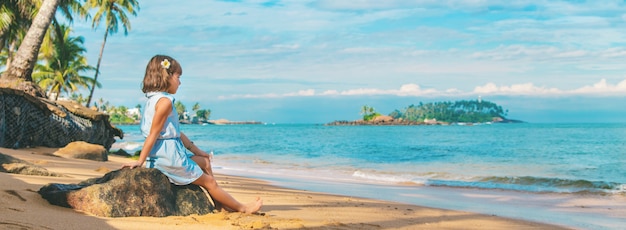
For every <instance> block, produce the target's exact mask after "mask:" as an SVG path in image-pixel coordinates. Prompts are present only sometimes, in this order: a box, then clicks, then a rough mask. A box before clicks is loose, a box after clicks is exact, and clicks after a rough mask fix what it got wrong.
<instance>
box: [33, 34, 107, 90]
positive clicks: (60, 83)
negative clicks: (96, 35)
mask: <svg viewBox="0 0 626 230" xmlns="http://www.w3.org/2000/svg"><path fill="white" fill-rule="evenodd" d="M55 27H56V28H55V29H54V30H50V31H52V32H50V34H51V35H50V38H51V39H50V40H51V43H52V45H53V48H52V52H51V54H50V56H49V57H45V58H43V61H44V65H37V67H36V69H37V71H36V72H35V73H34V74H33V80H34V81H35V82H37V83H38V85H39V86H40V87H41V88H43V89H46V90H47V91H48V93H47V94H48V96H50V95H51V94H54V95H55V98H54V99H55V100H56V99H58V97H59V95H60V94H61V93H63V92H65V93H67V95H68V96H70V94H71V93H72V92H74V91H77V90H78V88H79V87H85V88H88V87H89V86H90V85H94V80H93V79H91V78H89V77H87V76H83V75H81V74H83V73H85V72H88V71H93V70H94V69H95V68H94V67H93V66H90V65H88V64H87V59H86V58H85V56H83V53H84V52H85V51H86V49H85V48H84V47H83V43H84V38H83V37H82V36H78V37H72V36H71V29H70V28H69V27H68V26H64V25H55ZM57 32H61V34H58V33H57ZM95 85H99V84H95Z"/></svg>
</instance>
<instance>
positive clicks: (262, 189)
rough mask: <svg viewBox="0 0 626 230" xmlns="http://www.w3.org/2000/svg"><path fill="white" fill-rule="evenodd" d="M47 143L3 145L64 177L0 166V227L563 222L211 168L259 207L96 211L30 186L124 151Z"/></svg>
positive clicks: (109, 165) (86, 173) (90, 170)
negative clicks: (106, 152)
mask: <svg viewBox="0 0 626 230" xmlns="http://www.w3.org/2000/svg"><path fill="white" fill-rule="evenodd" d="M55 150H56V149H54V148H42V147H39V148H29V149H18V150H14V149H6V148H0V153H2V154H6V155H10V156H13V157H15V158H19V159H22V160H26V161H28V162H31V163H33V164H36V165H38V166H41V167H44V168H46V169H48V170H49V171H51V172H56V173H61V174H63V175H65V176H64V177H46V176H30V175H19V174H10V173H0V184H1V187H2V193H0V208H1V209H2V211H1V213H2V215H0V229H566V228H563V227H560V226H555V225H550V224H547V223H534V222H528V221H523V220H515V219H508V218H503V217H499V216H494V215H483V214H476V213H468V212H462V211H454V210H442V209H435V208H427V207H420V206H414V205H406V204H399V203H393V202H386V201H378V200H371V199H363V198H358V197H347V196H337V195H331V194H323V193H316V192H310V191H304V190H293V189H285V188H281V187H277V186H273V185H270V184H268V183H267V182H264V181H260V180H255V179H250V178H243V177H235V176H230V175H216V177H217V179H218V182H219V183H220V185H221V186H222V187H223V188H224V189H225V190H226V191H228V192H230V193H231V194H232V195H233V196H234V197H235V198H237V199H238V200H240V201H242V202H246V201H251V200H253V199H254V198H255V197H262V198H263V200H264V206H263V208H262V209H261V212H260V213H259V214H240V213H228V212H217V213H213V214H208V215H191V216H170V217H164V218H156V217H124V218H104V217H98V216H93V215H89V214H86V213H81V212H77V211H75V210H73V209H69V208H64V207H60V206H55V205H51V204H49V203H48V202H47V201H46V200H44V199H43V198H41V196H40V195H39V194H38V193H37V191H38V190H39V189H40V188H41V187H42V186H44V185H46V184H48V183H65V184H69V183H77V182H80V181H83V180H85V179H89V178H94V177H101V176H102V175H104V174H105V173H107V172H109V171H112V170H116V169H119V168H120V166H121V165H122V163H123V162H127V161H131V160H130V159H128V158H124V157H120V156H115V155H110V156H109V160H108V161H107V162H97V161H90V160H80V159H65V158H60V157H55V156H50V154H51V153H53V152H54V151H55Z"/></svg>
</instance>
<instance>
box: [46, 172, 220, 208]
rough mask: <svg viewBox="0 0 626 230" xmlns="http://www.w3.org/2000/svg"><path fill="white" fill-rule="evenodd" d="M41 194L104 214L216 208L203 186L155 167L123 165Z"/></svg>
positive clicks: (51, 200)
mask: <svg viewBox="0 0 626 230" xmlns="http://www.w3.org/2000/svg"><path fill="white" fill-rule="evenodd" d="M38 193H39V194H40V195H41V196H42V197H43V198H44V199H46V200H48V202H49V203H50V204H53V205H58V206H62V207H68V208H73V209H75V210H78V211H82V212H86V213H89V214H92V215H96V216H101V217H130V216H154V217H164V216H187V215H191V214H198V215H204V214H208V213H212V211H213V209H214V206H213V203H212V201H211V199H210V197H209V196H208V193H206V192H205V191H204V190H203V189H202V188H200V187H199V186H197V185H192V184H191V185H184V186H178V185H174V184H172V183H170V181H169V180H168V178H167V177H166V176H165V175H163V173H161V171H159V170H158V169H151V168H135V169H129V168H123V169H119V170H115V171H112V172H109V173H107V174H105V175H104V176H103V177H101V178H92V179H89V180H86V181H83V182H80V183H78V184H58V183H50V184H47V185H45V186H43V187H42V188H41V189H39V192H38Z"/></svg>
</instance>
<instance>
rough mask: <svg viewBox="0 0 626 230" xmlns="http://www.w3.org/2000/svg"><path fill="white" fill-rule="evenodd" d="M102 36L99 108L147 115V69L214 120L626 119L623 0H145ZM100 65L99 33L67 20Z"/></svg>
mask: <svg viewBox="0 0 626 230" xmlns="http://www.w3.org/2000/svg"><path fill="white" fill-rule="evenodd" d="M140 4H141V5H140V7H141V10H140V11H139V13H138V16H137V17H132V18H131V23H132V29H131V31H129V34H128V36H124V33H123V31H122V30H120V31H119V32H118V33H117V34H114V35H113V36H109V38H108V41H107V44H106V48H105V51H104V57H103V61H102V66H101V75H100V77H99V79H98V80H99V81H100V82H101V83H102V84H103V88H100V89H96V91H95V95H94V97H95V98H96V99H98V98H104V99H105V100H108V101H110V102H111V103H112V104H115V105H125V106H128V107H135V105H137V104H143V103H144V101H145V98H144V96H143V94H142V93H141V89H140V83H141V80H142V78H143V74H144V70H145V66H146V63H147V61H148V60H149V59H150V57H152V56H153V55H155V54H167V55H171V56H173V57H174V58H176V59H178V60H179V61H180V62H181V63H182V66H183V70H184V73H183V76H182V78H181V81H182V85H181V88H180V89H179V93H177V95H176V97H177V99H178V100H180V101H181V102H183V103H184V104H185V105H187V107H188V108H191V106H192V105H193V104H194V103H196V102H198V103H200V105H201V106H202V107H203V108H208V109H211V110H212V112H213V114H212V117H211V118H212V119H219V118H225V119H229V120H258V121H264V122H270V123H326V122H330V121H333V120H356V119H359V117H360V115H359V110H360V108H361V107H362V106H363V105H369V106H372V107H374V108H375V109H376V110H377V111H378V112H380V113H383V114H387V113H389V112H391V111H392V110H394V109H402V108H405V107H407V106H408V105H410V104H418V103H419V102H433V101H455V100H469V99H475V98H478V97H479V96H480V97H482V99H483V100H488V101H492V102H495V103H497V104H499V105H502V106H503V107H504V108H505V109H508V110H509V113H508V115H509V118H512V119H521V120H525V121H528V122H605V121H609V122H626V116H624V114H625V113H626V102H625V101H624V99H626V64H625V63H626V62H625V61H624V59H625V58H626V3H625V2H624V1H610V0H606V1H604V0H603V1H558V0H554V1H530V0H529V1H525V0H520V1H508V0H506V1H505V0H502V1H499V0H466V1H461V0H459V1H455V0H412V1H410V0H388V1H379V0H350V1H348V0H297V1H296V0H291V1H279V0H275V1H257V0H250V1H245V0H241V1H236V0H232V1H164V0H150V1H140ZM73 27H74V35H75V36H78V35H80V36H84V37H85V47H86V48H87V50H88V54H87V56H88V60H89V62H90V63H92V65H94V66H95V63H96V61H97V56H98V52H99V49H100V45H101V42H102V38H103V33H104V31H103V29H102V28H98V29H96V30H93V29H92V28H91V23H89V22H80V21H76V22H75V23H74V25H73Z"/></svg>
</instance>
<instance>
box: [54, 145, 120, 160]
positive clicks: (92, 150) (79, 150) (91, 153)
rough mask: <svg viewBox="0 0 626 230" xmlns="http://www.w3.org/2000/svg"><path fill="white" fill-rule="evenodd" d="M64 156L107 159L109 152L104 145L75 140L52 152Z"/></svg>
mask: <svg viewBox="0 0 626 230" xmlns="http://www.w3.org/2000/svg"><path fill="white" fill-rule="evenodd" d="M52 154H53V155H55V156H59V157H64V158H75V159H87V160H94V161H107V160H108V159H109V158H108V152H107V150H106V149H105V148H104V146H102V145H97V144H90V143H87V142H84V141H74V142H71V143H69V144H67V145H66V146H65V147H63V148H60V149H59V150H57V151H56V152H54V153H52Z"/></svg>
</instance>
